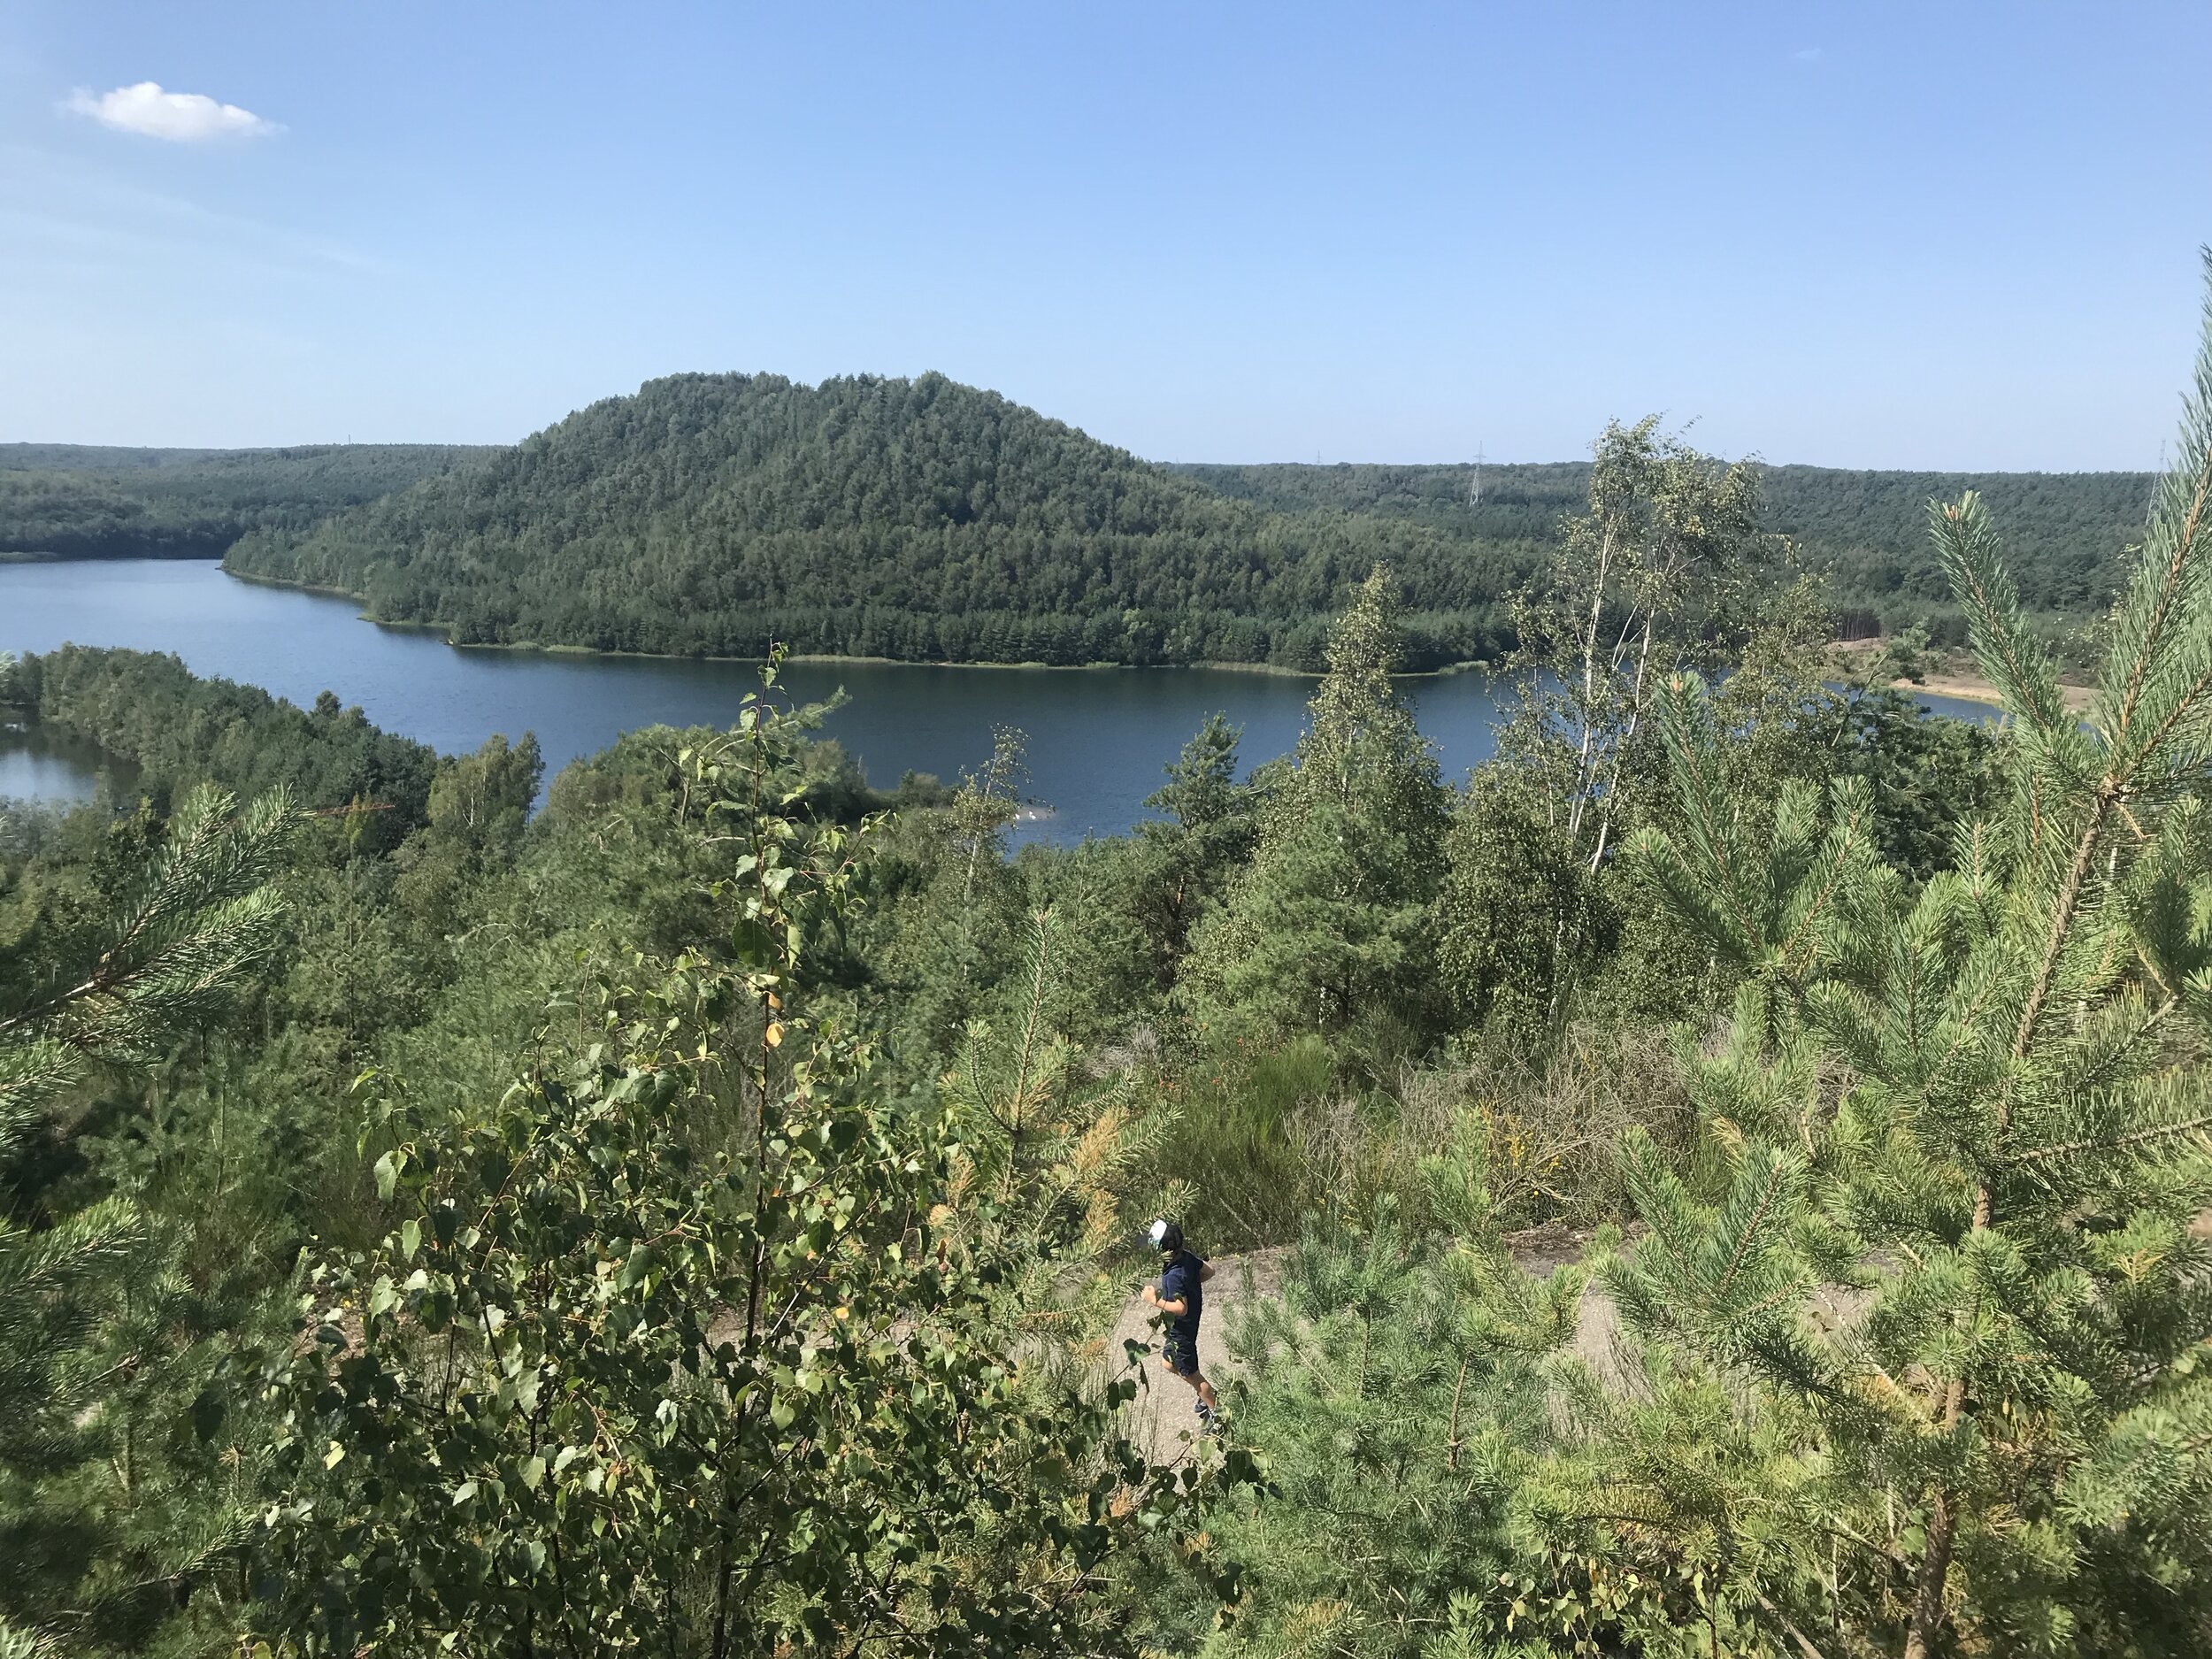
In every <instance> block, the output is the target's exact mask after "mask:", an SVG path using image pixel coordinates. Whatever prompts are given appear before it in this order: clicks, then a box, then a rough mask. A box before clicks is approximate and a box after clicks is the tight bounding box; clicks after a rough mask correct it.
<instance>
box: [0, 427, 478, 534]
mask: <svg viewBox="0 0 2212 1659" xmlns="http://www.w3.org/2000/svg"><path fill="white" fill-rule="evenodd" d="M490 453H492V451H491V450H490V449H488V448H484V447H480V446H475V445H466V444H444V443H321V444H303V445H300V446H297V447H295V448H291V449H111V448H107V447H104V446H95V445H88V444H74V443H0V554H5V553H48V554H54V555H57V556H59V557H65V558H215V557H219V556H220V555H221V554H222V553H223V552H224V551H225V550H226V549H228V548H229V546H230V545H231V543H232V542H234V541H237V540H238V538H239V537H240V536H242V535H243V534H246V532H247V531H249V530H252V529H257V528H267V529H277V530H287V531H303V530H306V529H308V528H310V527H311V526H314V525H317V524H319V523H320V522H321V521H322V520H323V519H325V518H328V517H329V516H330V515H331V514H332V513H334V512H338V511H342V510H344V509H345V508H348V507H353V506H358V505H359V504H361V503H364V502H370V501H374V500H375V499H376V498H377V497H378V496H380V495H388V494H389V493H390V492H391V491H393V490H396V489H404V488H407V487H408V486H409V485H411V484H414V483H417V482H419V481H420V480H423V479H426V478H431V477H435V476H437V475H439V474H441V473H443V472H449V471H450V470H452V469H453V468H455V467H458V466H466V465H469V464H471V463H472V462H473V461H476V460H478V459H480V458H481V457H485V456H487V455H489V454H490Z"/></svg>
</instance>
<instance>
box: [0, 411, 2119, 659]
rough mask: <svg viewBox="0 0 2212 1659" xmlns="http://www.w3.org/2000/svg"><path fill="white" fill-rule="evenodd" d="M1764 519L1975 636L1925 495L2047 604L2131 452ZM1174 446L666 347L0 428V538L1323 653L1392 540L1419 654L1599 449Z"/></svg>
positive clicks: (915, 630) (324, 569) (970, 651)
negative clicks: (519, 415)
mask: <svg viewBox="0 0 2212 1659" xmlns="http://www.w3.org/2000/svg"><path fill="white" fill-rule="evenodd" d="M1761 476H1762V480H1763V488H1764V496H1765V500H1764V506H1763V514H1764V521H1765V523H1766V524H1767V525H1768V526H1769V527H1770V528H1771V529H1773V530H1775V531H1777V532H1780V533H1783V534H1787V535H1789V536H1791V537H1792V538H1793V540H1794V541H1796V542H1797V544H1798V546H1799V547H1800V549H1801V550H1802V552H1803V553H1804V555H1805V556H1806V557H1807V558H1808V560H1809V562H1810V563H1811V564H1812V565H1814V566H1815V567H1816V568H1817V569H1820V570H1822V571H1824V572H1825V573H1826V575H1827V577H1828V580H1829V595H1830V600H1831V603H1832V606H1833V608H1834V610H1835V612H1836V619H1837V626H1838V629H1839V632H1840V633H1841V634H1845V635H1846V636H1862V635H1867V634H1876V633H1895V632H1898V631H1900V630H1901V629H1903V628H1906V627H1908V626H1915V625H1919V626H1925V627H1926V628H1927V629H1928V631H1929V633H1930V635H1931V637H1932V639H1933V640H1934V641H1936V642H1937V643H1954V642H1956V641H1959V640H1960V639H1962V637H1963V626H1962V623H1961V621H1960V618H1959V615H1958V612H1957V610H1956V607H1955V605H1954V604H1953V603H1952V602H1951V600H1950V597H1949V595H1948V593H1947V589H1946V588H1945V586H1944V582H1943V577H1942V573H1941V572H1939V570H1938V569H1937V568H1936V565H1935V563H1934V561H1933V560H1932V558H1931V557H1930V556H1929V555H1928V553H1927V551H1926V546H1927V537H1926V525H1925V513H1926V505H1927V503H1928V501H1929V499H1930V498H1931V497H1932V496H1933V497H1939V498H1944V499H1949V498H1954V497H1955V496H1956V495H1958V494H1959V493H1960V492H1961V491H1962V490H1964V489H1967V488H1974V489H1978V490H1979V491H1980V492H1981V493H1982V494H1983V495H1984V496H1985V498H1986V499H1987V500H1988V502H1989V504H1990V506H1991V509H1992V511H1993V514H1994V516H1995V519H1996V522H1997V525H1998V526H1999V528H2000V530H2001V532H2002V533H2003V534H2004V536H2005V540H2006V547H2007V552H2008V558H2009V559H2010V560H2011V563H2012V567H2013V569H2014V570H2015V572H2016V574H2017V578H2018V580H2019V583H2020V588H2021V593H2022V597H2023V599H2024V602H2025V603H2026V604H2027V605H2028V607H2029V609H2030V610H2031V611H2032V612H2034V613H2035V614H2036V616H2037V618H2038V620H2039V623H2040V624H2041V625H2042V626H2044V627H2045V628H2046V630H2047V631H2048V632H2050V633H2053V634H2064V633H2066V632H2068V631H2070V630H2075V629H2078V628H2079V627H2080V626H2081V625H2082V624H2084V623H2085V622H2086V621H2088V620H2089V619H2090V618H2093V617H2094V616H2095V615H2097V614H2099V613H2101V611H2104V610H2105V609H2106V608H2107V607H2108V605H2109V604H2110V603H2111V600H2112V598H2113V596H2114V580H2115V577H2114V572H2116V570H2117V569H2118V568H2119V566H2120V556H2121V553H2122V551H2123V549H2124V548H2125V547H2127V546H2128V545H2129V543H2130V542H2131V540H2132V539H2133V538H2134V537H2135V534H2136V532H2137V528H2138V526H2139V525H2140V524H2141V523H2142V519H2143V514H2144V511H2145V510H2146V506H2147V502H2148V499H2149V492H2150V484H2151V480H2150V478H2149V476H2148V475H2147V474H2144V473H2136V472H2102V473H1988V474H1966V473H1937V472H1845V471H1839V470H1834V469H1829V468H1822V467H1806V466H1784V467H1770V468H1763V469H1762V473H1761ZM1471 481H1472V478H1471V470H1470V469H1469V468H1467V467H1463V466H1378V465H1358V466H1355V465H1338V466H1304V465H1257V466H1217V465H1173V466H1161V465H1152V464H1150V463H1148V462H1145V461H1141V460H1139V459H1138V458H1137V457H1134V456H1133V455H1131V454H1129V453H1128V452H1127V451H1126V450H1124V449H1115V448H1113V447H1112V446H1110V445H1108V444H1104V443H1101V442H1097V441H1095V440H1094V439H1092V438H1089V437H1087V436H1086V435H1085V434H1082V433H1081V432H1079V431H1077V430H1076V429H1075V428H1073V427H1071V426H1065V425H1064V424H1063V423H1061V422H1059V421H1056V420H1051V419H1047V418H1045V417H1043V416H1041V415H1039V414H1037V413H1036V412H1034V411H1031V410H1028V409H1025V408H1023V407H1021V406H1020V405H1018V404H1015V403H1009V402H1007V401H1006V400H1005V399H1004V398H1002V397H999V396H996V395H995V394H993V393H989V392H982V391H978V390H975V389H974V388H969V387H964V386H961V385H958V384H956V383H955V382H953V381H950V380H946V379H945V378H944V377H942V376H941V375H925V376H923V377H922V378H920V379H919V380H885V379H879V378H875V377H869V376H862V377H856V378H850V379H841V380H826V381H824V382H823V383H822V384H821V385H820V386H818V387H810V386H805V385H801V384H796V383H795V382H793V381H790V380H784V379H782V378H780V377H779V376H774V375H742V374H722V375H699V374H693V375H680V376H676V377H672V378H671V379H668V380H656V381H652V382H649V384H648V385H646V386H645V387H644V388H641V390H640V391H639V392H638V393H637V395H636V396H631V397H617V398H610V399H607V400H605V401H603V402H602V403H595V404H593V405H592V406H591V407H590V408H588V409H586V410H583V411H580V412H579V413H577V414H574V415H572V416H570V417H569V418H568V419H565V420H563V421H561V422H559V423H557V425H555V426H549V427H548V428H547V429H546V430H545V431H543V432H541V433H539V434H536V435H535V436H534V437H532V438H530V439H528V440H526V442H523V443H521V444H518V445H516V446H514V447H512V448H507V449H463V448H457V447H440V446H434V445H415V446H408V445H359V446H352V445H348V446H320V447H313V448H306V449H271V450H236V451H222V450H111V449H79V448H74V447H72V446H65V445H35V444H18V445H13V446H0V552H6V551H10V550H18V551H42V552H50V553H57V554H62V555H74V556H79V557H85V556H94V557H97V556H121V555H137V556H146V555H154V556H175V557H192V556H198V557H207V556H211V555H214V554H217V553H225V552H226V551H227V559H228V563H229V565H230V568H232V569H233V570H235V571H237V572H241V573H242V574H248V575H253V576H259V577H265V578H269V579H273V580H280V581H288V582H296V583H302V584H305V585H310V586H315V587H325V588H336V589H339V590H341V591H343V592H347V593H350V594H353V595H357V596H358V597H359V598H360V599H361V600H362V601H363V603H365V605H366V606H367V607H368V609H369V611H370V612H371V613H372V614H373V615H375V616H377V617H379V618H384V619H386V620H390V621H396V622H415V623H427V624H434V625H437V626H442V627H444V628H446V629H447V630H449V633H450V634H451V636H452V637H453V638H454V639H455V640H457V641H461V642H464V643H480V644H521V643H536V644H544V645H554V644H559V645H574V646H585V647H590V648H594V649H603V650H629V651H646V652H654V653H661V654H668V655H676V656H730V657H757V656H760V655H762V654H763V653H764V652H765V651H766V650H767V649H768V648H769V646H770V645H771V644H772V643H776V642H780V643H782V644H785V645H787V646H788V647H790V648H791V649H795V650H798V651H803V652H822V653H841V654H849V655H855V656H869V657H895V658H901V659H904V660H910V661H911V660H936V661H953V662H1047V663H1091V662H1118V663H1139V664H1146V663H1193V662H1254V663H1273V664H1281V665H1285V666H1289V667H1296V668H1304V669H1311V668H1316V667H1317V666H1318V665H1319V662H1320V654H1321V646H1322V641H1323V638H1324V633H1325V621H1324V618H1326V617H1327V616H1328V615H1329V614H1330V613H1331V612H1332V611H1333V610H1335V609H1336V608H1337V607H1339V606H1340V604H1341V603H1343V601H1344V597H1345V595H1346V593H1347V591H1348V588H1350V587H1351V585H1352V584H1354V583H1355V582H1356V581H1358V580H1360V579H1361V578H1363V576H1364V575H1365V573H1366V572H1368V571H1369V570H1370V569H1371V568H1372V566H1373V565H1375V564H1376V563H1377V562H1379V561H1386V562H1387V563H1389V564H1390V565H1392V566H1393V567H1394V571H1395V572H1396V576H1397V579H1398V581H1399V583H1400V587H1401V590H1402V594H1403V595H1404V599H1405V606H1406V610H1405V615H1404V628H1405V641H1406V661H1407V664H1408V665H1409V666H1411V667H1434V666H1438V665H1440V664H1448V663H1452V662H1462V661H1478V660H1494V659H1496V658H1498V657H1502V656H1503V655H1505V654H1506V653H1507V652H1509V651H1510V650H1511V649H1513V646H1514V644H1515V635H1514V629H1513V624H1512V619H1511V614H1510V606H1509V603H1508V597H1509V595H1511V594H1512V593H1513V592H1514V591H1515V590H1516V589H1517V588H1520V587H1521V586H1522V585H1523V584H1524V583H1525V582H1526V581H1527V580H1528V579H1529V577H1530V576H1531V574H1532V572H1535V571H1536V570H1538V569H1539V568H1540V566H1541V565H1542V564H1543V562H1544V560H1545V559H1546V558H1547V557H1548V555H1549V554H1550V552H1551V551H1552V550H1553V549H1555V547H1556V545H1557V541H1558V536H1559V528H1560V524H1561V521H1562V519H1563V518H1566V517H1567V516H1569V515H1571V514H1573V513H1575V512H1577V511H1580V510H1582V508H1583V507H1584V506H1585V504H1586V503H1585V499H1584V498H1585V495H1586V490H1587V487H1588V481H1589V467H1588V465H1587V464H1586V463H1581V462H1567V463H1559V464H1554V465H1491V466H1486V467H1485V468H1484V469H1483V479H1482V491H1481V499H1480V502H1479V503H1475V502H1473V501H1471V499H1470V496H1471V490H1470V488H1469V487H1470V485H1471Z"/></svg>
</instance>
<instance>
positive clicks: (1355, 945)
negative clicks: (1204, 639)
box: [1186, 566, 1448, 1033]
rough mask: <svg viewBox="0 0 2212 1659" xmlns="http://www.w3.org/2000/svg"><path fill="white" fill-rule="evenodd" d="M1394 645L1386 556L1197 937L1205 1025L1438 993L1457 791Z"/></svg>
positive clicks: (1335, 1010) (1336, 1018) (1274, 1026)
mask: <svg viewBox="0 0 2212 1659" xmlns="http://www.w3.org/2000/svg"><path fill="white" fill-rule="evenodd" d="M1397 653H1398V631H1397V621H1396V611H1395V605H1394V600H1393V597H1392V589H1391V579H1390V572H1389V571H1388V570H1387V569H1386V568H1384V567H1381V566H1378V567H1377V568H1376V570H1375V571H1374V572H1373V573H1372V574H1371V575H1370V576H1369V577H1368V579H1367V580H1366V581H1365V582H1363V583H1362V584H1361V586H1360V588H1359V590H1358V591H1357V593H1356V595H1354V596H1353V600H1352V603H1351V605H1350V607H1349V608H1348V610H1347V611H1345V613H1344V614H1343V616H1342V617H1340V618H1339V619H1338V621H1337V624H1336V626H1335V628H1334V630H1333V632H1332V633H1331V634H1330V638H1329V672H1327V674H1326V675H1325V676H1324V677H1323V679H1322V681H1321V684H1320V686H1319V687H1318V688H1317V690H1316V691H1315V693H1314V696H1313V701H1312V703H1310V705H1309V722H1308V725H1307V727H1306V731H1305V733H1304V734H1303V735H1302V736H1301V737H1300V738H1299V740H1298V748H1297V751H1296V753H1295V754H1294V756H1293V757H1292V764H1291V766H1290V769H1289V771H1288V772H1287V773H1286V774H1285V775H1284V776H1283V777H1282V778H1281V779H1280V780H1279V787H1277V788H1276V789H1275V791H1274V792H1273V795H1272V796H1271V799H1270V800H1269V802H1268V804H1267V807H1266V810H1265V814H1264V817H1263V822H1262V826H1261V830H1260V835H1259V842H1258V846H1257V848H1256V850H1255V851H1254V854H1253V856H1252V862H1251V863H1250V864H1248V866H1247V867H1246V868H1245V869H1244V871H1243V872H1241V874H1240V876H1239V877H1238V879H1237V880H1236V881H1235V882H1234V883H1233V886H1232V887H1231V889H1230V891H1229V893H1228V895H1227V897H1226V899H1225V902H1224V903H1223V905H1222V907H1221V908H1220V909H1219V910H1217V911H1214V912H1213V913H1211V914H1210V916H1209V917H1208V918H1206V920H1205V921H1204V922H1203V923H1202V925H1201V926H1200V927H1199V929H1198V932H1197V933H1196V935H1195V936H1194V939H1193V941H1192V946H1191V955H1192V960H1191V964H1190V967H1189V970H1188V972H1187V976H1186V983H1187V987H1188V990H1189V995H1190V1001H1191V1005H1192V1006H1193V1007H1194V1010H1196V1011H1197V1012H1198V1014H1199V1017H1200V1018H1201V1019H1202V1021H1211V1022H1217V1023H1219V1024H1222V1025H1240V1024H1249V1025H1253V1026H1254V1027H1256V1029H1259V1030H1262V1031H1266V1032H1271V1033H1296V1032H1299V1031H1322V1032H1333V1031H1337V1030H1340V1029H1341V1028H1342V1027H1344V1026H1345V1025H1349V1024H1351V1023H1352V1022H1353V1021H1354V1020H1355V1019H1356V1018H1360V1017H1361V1016H1362V1015H1363V1014H1367V1013H1371V1012H1376V1011H1379V1010H1385V1009H1388V1010H1395V1011H1400V1012H1403V1011H1406V1010H1417V1009H1419V1008H1421V1007H1423V1006H1425V1004H1426V1003H1427V1002H1429V1001H1430V998H1429V997H1428V995H1426V990H1425V987H1424V985H1423V983H1422V981H1423V978H1424V975H1423V972H1422V965H1421V964H1422V957H1423V955H1424V950H1423V946H1424V944H1425V941H1426V940H1427V938H1428V934H1429V930H1430V928H1431V926H1432V902H1433V900H1434V897H1435V893H1436V880H1437V867H1438V858H1437V849H1438V846H1439V843H1440V839H1441V837H1442V835H1443V832H1444V825H1445V803H1446V801H1447V799H1448V796H1447V795H1446V792H1445V790H1444V788H1443V787H1442V784H1441V783H1440V780H1439V779H1438V776H1437V767H1436V757H1435V754H1434V752H1433V751H1432V749H1430V747H1429V745H1428V742H1427V741H1426V740H1425V739H1424V738H1423V737H1422V736H1421V734H1420V733H1419V732H1418V731H1417V729H1416V728H1415V726H1414V724H1413V714H1412V710H1409V708H1408V707H1407V706H1406V703H1405V700H1404V699H1403V698H1402V697H1401V696H1400V695H1398V692H1397V690H1396V688H1395V687H1394V686H1393V685H1392V683H1391V678H1390V676H1391V671H1392V670H1393V669H1394V668H1395V667H1396V666H1397Z"/></svg>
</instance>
